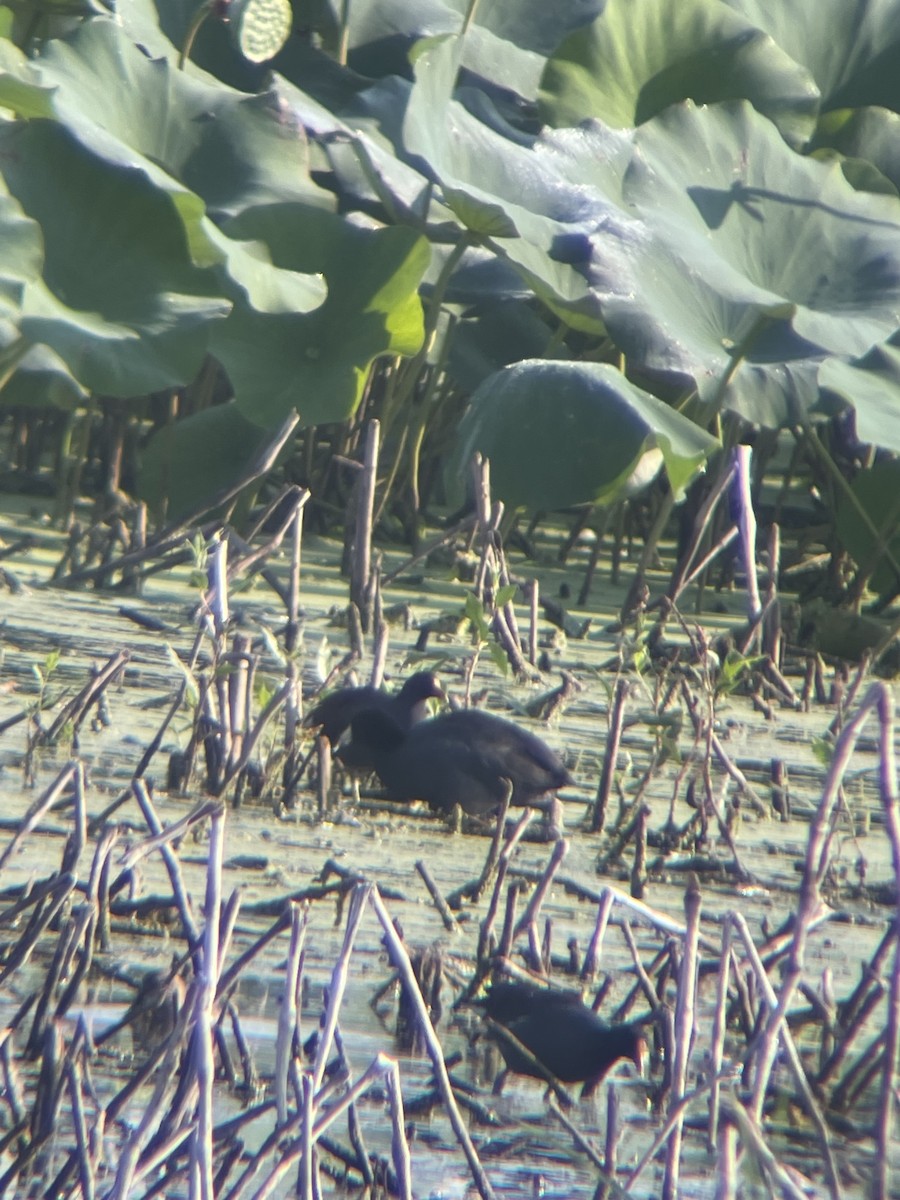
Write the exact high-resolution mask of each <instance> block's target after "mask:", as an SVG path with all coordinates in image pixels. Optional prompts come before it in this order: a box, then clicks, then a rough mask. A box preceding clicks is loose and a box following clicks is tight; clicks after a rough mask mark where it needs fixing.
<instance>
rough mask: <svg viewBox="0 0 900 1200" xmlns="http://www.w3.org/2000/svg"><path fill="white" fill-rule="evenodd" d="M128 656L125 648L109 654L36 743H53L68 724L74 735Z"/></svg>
mask: <svg viewBox="0 0 900 1200" xmlns="http://www.w3.org/2000/svg"><path fill="white" fill-rule="evenodd" d="M130 657H131V656H130V654H129V653H128V651H127V650H117V651H116V653H115V654H112V655H110V657H109V658H108V659H107V660H106V662H105V663H104V664H103V666H102V667H101V668H100V670H99V671H97V673H96V674H95V675H92V676H91V679H90V680H89V682H88V683H86V684H85V685H84V687H83V688H82V689H81V691H80V692H79V693H78V695H77V696H73V697H72V699H71V700H70V701H69V702H68V704H66V705H65V706H64V707H63V709H62V710H61V711H60V713H59V714H58V716H57V717H56V720H55V721H54V722H53V724H52V725H51V726H50V728H49V729H48V730H47V732H46V733H45V734H41V735H39V736H38V743H39V744H41V745H45V744H46V745H53V743H54V742H55V741H56V739H57V738H58V737H59V735H60V734H61V733H62V731H63V729H64V728H65V726H66V725H69V724H71V726H72V735H73V737H74V736H75V735H76V734H77V733H78V730H79V728H80V727H81V724H82V722H83V721H84V718H85V717H86V716H87V714H88V713H89V712H90V710H91V707H92V706H93V705H94V704H96V703H97V701H98V700H99V699H100V697H101V695H102V694H103V691H104V689H105V688H106V687H107V686H108V685H109V684H110V683H111V682H112V680H113V679H115V677H116V675H118V673H119V672H120V671H121V670H122V668H123V667H124V666H125V664H126V663H127V662H128V659H129V658H130Z"/></svg>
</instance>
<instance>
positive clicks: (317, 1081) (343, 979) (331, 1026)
mask: <svg viewBox="0 0 900 1200" xmlns="http://www.w3.org/2000/svg"><path fill="white" fill-rule="evenodd" d="M368 888H369V885H368V884H357V885H356V887H355V888H354V889H353V891H352V892H351V893H350V907H349V910H348V912H347V924H346V926H345V928H344V941H343V945H342V946H341V951H340V954H339V955H338V958H337V962H336V963H335V965H334V968H333V970H332V972H331V983H330V985H329V988H328V1006H327V1008H326V1010H325V1020H324V1022H323V1024H322V1029H321V1031H320V1033H319V1044H318V1047H317V1049H316V1061H315V1063H314V1064H313V1069H312V1079H313V1083H314V1085H315V1088H316V1090H318V1089H319V1088H320V1087H321V1086H322V1079H323V1078H324V1076H325V1067H326V1065H327V1063H328V1059H329V1056H330V1055H331V1048H332V1046H333V1044H334V1031H335V1029H336V1027H337V1019H338V1013H339V1012H340V1007H341V1002H342V1000H343V998H344V991H345V989H346V987H347V977H348V975H349V973H350V956H351V954H352V952H353V943H354V941H355V940H356V935H357V933H358V931H359V927H360V924H361V923H362V919H363V915H364V913H365V908H366V897H367V894H368Z"/></svg>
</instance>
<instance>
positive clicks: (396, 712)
mask: <svg viewBox="0 0 900 1200" xmlns="http://www.w3.org/2000/svg"><path fill="white" fill-rule="evenodd" d="M431 699H437V700H443V699H444V689H443V688H442V687H441V685H440V683H439V682H438V680H437V677H436V676H435V675H434V674H432V672H431V671H417V672H416V673H415V675H410V677H409V679H407V680H406V681H405V683H404V684H403V687H402V688H401V689H400V691H399V692H397V693H396V694H395V695H393V696H392V695H391V694H390V693H389V692H383V691H382V690H381V688H377V687H372V686H371V685H370V684H367V685H365V686H364V687H345V688H338V689H337V691H334V692H329V694H328V695H327V696H325V697H324V698H323V699H322V700H320V701H319V703H318V704H317V705H316V706H315V708H313V709H312V710H311V712H309V713H308V714H307V716H306V719H305V720H304V722H303V724H304V725H307V726H309V727H311V728H314V727H316V726H318V727H319V730H320V732H321V734H322V735H323V736H324V737H327V738H328V740H329V742H331V744H332V746H337V744H338V742H339V741H340V740H341V738H342V737H343V736H344V734H345V733H346V731H347V730H348V729H349V728H350V725H351V722H352V721H353V718H354V717H357V716H358V715H359V714H360V713H362V712H367V711H369V710H374V711H377V712H381V713H385V714H386V715H387V716H388V717H389V718H390V719H391V720H392V721H393V722H394V723H395V724H396V725H398V726H399V727H400V729H402V730H406V729H409V728H410V727H411V726H413V725H415V724H416V722H417V721H421V720H422V719H423V718H424V717H426V716H428V701H429V700H431Z"/></svg>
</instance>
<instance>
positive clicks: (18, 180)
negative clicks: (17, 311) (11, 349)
mask: <svg viewBox="0 0 900 1200" xmlns="http://www.w3.org/2000/svg"><path fill="white" fill-rule="evenodd" d="M0 165H2V171H3V176H4V178H5V181H6V185H7V187H8V188H9V190H10V192H11V193H12V194H13V195H14V196H15V198H16V200H18V202H19V204H20V205H21V206H22V209H23V210H24V211H25V213H26V214H27V215H28V216H29V217H31V218H32V219H33V220H34V221H35V222H36V223H37V225H39V226H40V230H41V234H42V237H43V242H44V270H43V277H42V278H41V279H35V280H32V281H30V282H29V283H27V284H26V287H25V290H24V294H23V299H22V313H23V315H22V317H21V320H20V322H19V325H20V328H21V331H22V332H23V333H24V334H25V336H26V337H27V338H28V339H29V340H31V341H33V342H36V343H40V342H43V343H46V344H47V345H48V346H50V347H51V348H52V349H53V350H55V351H56V352H57V353H58V354H59V355H60V357H61V358H62V359H63V360H64V361H65V362H66V363H67V365H68V366H69V368H70V369H71V371H72V372H73V374H74V375H75V377H76V378H77V379H78V380H79V382H80V383H81V384H83V385H84V386H86V387H89V388H91V389H93V390H94V391H98V392H103V393H106V394H109V395H115V396H133V395H135V394H138V393H141V392H148V391H154V390H157V389H160V388H164V387H170V386H173V385H177V384H183V383H185V382H187V381H188V380H190V379H192V378H193V376H194V375H195V374H196V372H197V369H198V368H199V366H200V363H201V362H202V360H203V356H204V355H205V353H206V348H207V341H208V336H209V328H210V325H211V323H212V322H213V321H215V320H216V319H218V318H221V317H223V316H225V315H226V313H227V312H228V309H229V307H230V305H229V304H228V303H227V302H226V301H224V300H223V299H221V298H219V297H212V298H210V296H209V291H210V286H211V279H210V276H209V274H208V273H207V272H205V271H202V270H199V269H198V268H197V267H196V266H195V265H194V263H193V262H192V260H191V255H190V253H189V249H188V245H187V239H186V237H185V232H184V227H183V224H182V222H181V219H180V217H179V214H178V212H177V211H176V209H175V206H174V205H173V203H172V201H171V199H170V198H169V197H168V196H167V195H166V194H164V193H162V192H160V191H159V190H158V189H156V188H155V187H154V186H153V185H152V184H151V183H150V181H149V180H148V179H147V177H146V175H145V174H144V173H143V172H142V171H140V170H136V169H133V168H129V167H119V166H113V165H112V164H110V163H108V162H106V161H105V160H103V159H101V158H98V157H97V156H95V155H93V154H91V153H90V152H89V151H87V150H86V149H85V148H84V146H83V145H81V144H80V143H79V142H78V141H76V140H75V139H74V138H73V137H72V136H71V135H70V134H69V133H68V132H67V131H66V130H65V129H64V128H63V127H62V126H61V125H58V124H56V123H55V122H52V121H45V120H33V121H29V122H15V123H10V122H8V123H5V124H2V123H0ZM25 244H27V238H26V243H25Z"/></svg>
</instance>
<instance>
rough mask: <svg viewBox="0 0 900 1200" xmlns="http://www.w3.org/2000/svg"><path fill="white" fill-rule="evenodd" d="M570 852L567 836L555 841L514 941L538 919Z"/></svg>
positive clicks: (514, 931) (516, 929)
mask: <svg viewBox="0 0 900 1200" xmlns="http://www.w3.org/2000/svg"><path fill="white" fill-rule="evenodd" d="M568 853H569V843H568V842H567V841H566V839H565V838H560V839H559V841H557V842H554V844H553V850H552V852H551V854H550V861H549V862H548V863H547V866H546V867H545V868H544V873H543V875H542V876H541V878H540V881H539V882H538V885H537V887H536V888H535V889H534V891H533V892H532V894H531V897H530V898H529V901H528V904H527V906H526V908H525V911H524V912H523V913H522V915H521V917H519V920H518V921H517V922H516V927H515V929H514V930H513V940H514V941H515V939H516V938H517V937H518V936H519V935H520V934H521V933H522V932H523V931H524V930H525V929H527V928H528V926H529V925H532V924H533V923H534V922H535V921H536V920H537V917H538V913H539V912H540V910H541V905H542V904H543V903H544V900H545V899H546V896H547V893H548V892H549V891H550V888H551V887H552V885H553V880H554V878H555V877H556V873H557V871H558V870H559V868H560V867H561V866H562V864H563V859H564V858H565V857H566V855H567V854H568Z"/></svg>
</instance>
